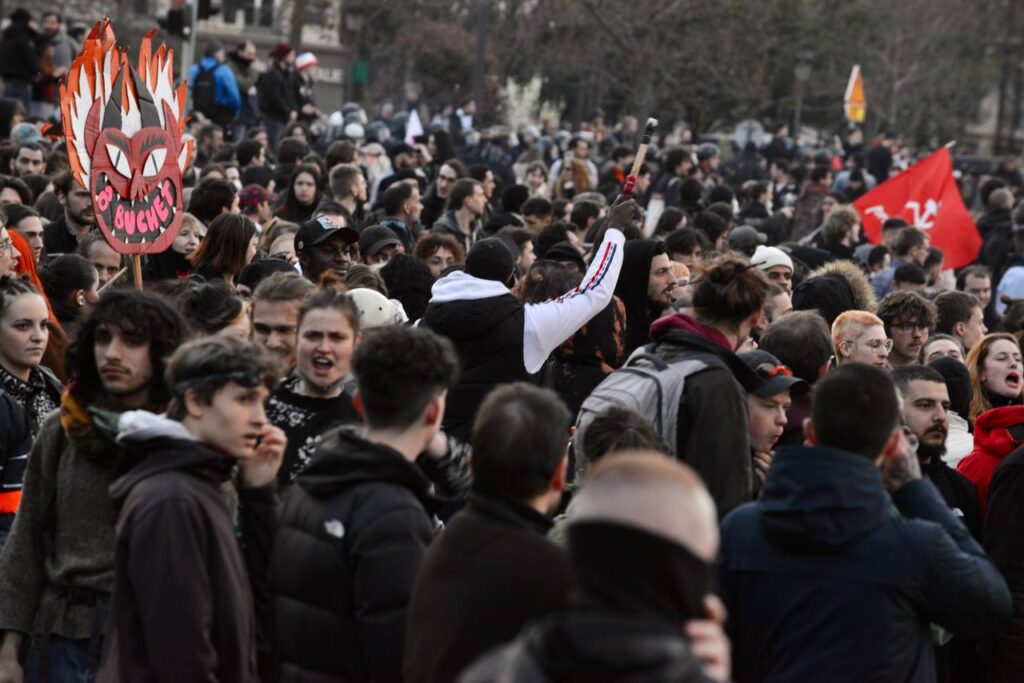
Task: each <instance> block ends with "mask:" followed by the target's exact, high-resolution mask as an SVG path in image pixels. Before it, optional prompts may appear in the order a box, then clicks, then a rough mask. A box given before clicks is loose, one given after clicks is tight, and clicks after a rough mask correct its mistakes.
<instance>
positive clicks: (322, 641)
mask: <svg viewBox="0 0 1024 683" xmlns="http://www.w3.org/2000/svg"><path fill="white" fill-rule="evenodd" d="M429 489H430V482H429V481H428V480H427V478H426V477H425V476H424V475H423V473H422V472H420V470H419V469H418V468H417V467H416V466H415V465H414V464H412V463H410V462H409V461H407V460H406V459H405V458H404V457H403V456H402V455H401V454H400V453H398V452H397V451H395V450H393V449H391V448H389V447H387V446H384V445H382V444H379V443H373V442H370V441H367V440H366V439H364V438H362V437H361V436H360V435H359V434H358V433H357V432H356V431H355V430H352V429H342V430H340V431H338V432H337V433H336V434H334V435H333V436H331V437H330V438H328V439H327V440H326V441H324V443H323V444H321V446H320V447H319V448H318V449H317V453H316V457H314V458H313V460H312V461H311V462H310V463H309V466H308V467H307V468H306V469H305V470H304V471H303V472H302V473H301V474H299V476H298V477H297V478H296V479H295V482H294V485H293V486H292V487H291V488H290V489H289V491H288V493H287V494H286V495H285V500H284V507H283V510H282V513H281V518H280V525H279V527H278V533H277V538H276V539H275V542H274V553H273V558H272V561H271V566H270V590H271V592H272V594H273V596H274V597H273V599H274V619H275V623H274V638H273V640H274V649H275V651H276V654H277V656H278V658H279V660H280V661H279V663H278V664H279V667H280V679H279V680H280V681H282V682H287V681H312V680H316V681H324V682H325V683H326V682H327V681H345V682H349V683H354V682H357V681H374V683H387V682H388V681H395V682H396V683H397V682H400V681H401V680H402V650H403V645H404V636H405V613H406V607H407V605H408V603H409V598H410V596H411V594H412V587H413V580H414V579H415V577H416V571H417V569H418V568H419V565H420V560H421V559H422V557H423V553H424V551H425V550H426V548H427V545H428V544H429V543H430V541H431V539H432V538H433V533H434V525H433V522H432V518H431V513H432V512H433V510H434V509H435V508H436V505H437V503H436V501H435V499H434V498H433V497H432V496H431V494H430V490H429Z"/></svg>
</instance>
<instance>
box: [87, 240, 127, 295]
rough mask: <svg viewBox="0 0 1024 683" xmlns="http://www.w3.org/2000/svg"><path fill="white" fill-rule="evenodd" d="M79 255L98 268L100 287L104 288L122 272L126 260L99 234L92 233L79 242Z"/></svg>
mask: <svg viewBox="0 0 1024 683" xmlns="http://www.w3.org/2000/svg"><path fill="white" fill-rule="evenodd" d="M78 255H79V256H82V257H84V258H85V259H87V260H88V261H89V262H90V263H92V265H93V267H94V268H96V275H97V278H98V285H99V287H101V288H102V287H103V286H104V285H106V284H107V283H108V282H110V281H111V280H112V279H114V277H115V276H116V275H117V274H118V273H119V272H121V268H122V267H124V259H123V258H122V257H121V254H119V253H117V252H116V251H114V248H113V247H111V246H110V243H109V242H107V239H106V237H104V236H103V234H102V233H99V232H90V233H89V234H88V235H86V236H85V237H83V238H82V239H81V240H79V242H78Z"/></svg>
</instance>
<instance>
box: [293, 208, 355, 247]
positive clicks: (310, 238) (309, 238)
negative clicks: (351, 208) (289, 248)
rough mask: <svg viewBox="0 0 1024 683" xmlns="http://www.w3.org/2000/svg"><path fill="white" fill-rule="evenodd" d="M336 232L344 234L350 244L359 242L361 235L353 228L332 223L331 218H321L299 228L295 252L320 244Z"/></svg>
mask: <svg viewBox="0 0 1024 683" xmlns="http://www.w3.org/2000/svg"><path fill="white" fill-rule="evenodd" d="M336 232H340V233H342V235H344V237H345V242H346V243H348V244H355V243H356V242H358V241H359V233H358V232H356V231H355V230H353V229H352V228H343V227H340V226H339V225H337V224H335V223H332V222H331V219H330V217H329V216H320V217H319V218H313V219H312V220H308V221H306V222H305V223H303V224H302V225H301V226H299V231H298V232H297V233H295V251H303V250H304V249H305V248H306V247H311V246H313V245H314V244H320V243H321V242H323V241H324V240H325V239H327V238H328V237H330V236H331V235H333V234H334V233H336Z"/></svg>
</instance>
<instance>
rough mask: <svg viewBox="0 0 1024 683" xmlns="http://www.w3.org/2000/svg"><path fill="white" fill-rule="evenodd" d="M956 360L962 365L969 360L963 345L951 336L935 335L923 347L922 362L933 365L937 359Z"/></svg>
mask: <svg viewBox="0 0 1024 683" xmlns="http://www.w3.org/2000/svg"><path fill="white" fill-rule="evenodd" d="M945 357H948V358H954V359H956V360H958V361H960V362H961V363H963V362H964V359H965V358H967V354H966V353H964V347H963V344H961V343H960V340H958V339H956V338H955V337H954V336H953V335H951V334H941V333H940V334H933V335H931V336H929V337H928V341H926V342H925V344H924V346H922V347H921V361H922V362H923V363H925V364H928V363H931V362H932V361H933V360H935V359H936V358H945Z"/></svg>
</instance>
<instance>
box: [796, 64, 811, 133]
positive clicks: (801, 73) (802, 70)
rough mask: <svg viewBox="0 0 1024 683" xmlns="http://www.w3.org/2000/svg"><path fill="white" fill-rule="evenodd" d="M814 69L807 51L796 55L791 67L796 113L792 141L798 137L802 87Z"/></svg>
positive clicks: (801, 107)
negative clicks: (794, 86)
mask: <svg viewBox="0 0 1024 683" xmlns="http://www.w3.org/2000/svg"><path fill="white" fill-rule="evenodd" d="M813 67H814V53H813V52H811V51H810V50H808V49H806V48H805V49H803V50H800V51H799V52H797V53H796V64H795V65H794V66H793V76H794V77H795V78H796V111H795V112H794V113H793V139H794V140H796V139H798V138H799V137H800V118H801V114H803V108H804V87H805V86H806V85H807V81H809V80H810V79H811V69H812V68H813Z"/></svg>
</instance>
